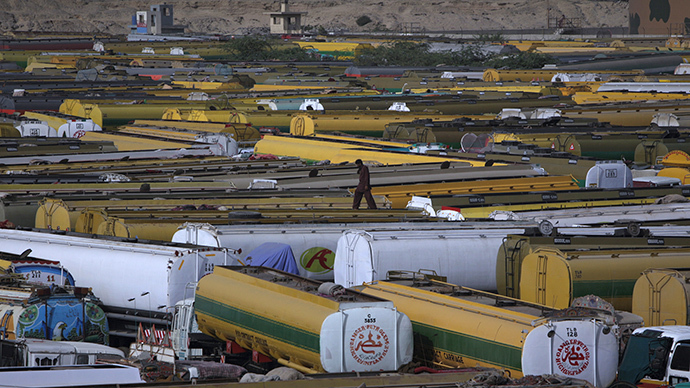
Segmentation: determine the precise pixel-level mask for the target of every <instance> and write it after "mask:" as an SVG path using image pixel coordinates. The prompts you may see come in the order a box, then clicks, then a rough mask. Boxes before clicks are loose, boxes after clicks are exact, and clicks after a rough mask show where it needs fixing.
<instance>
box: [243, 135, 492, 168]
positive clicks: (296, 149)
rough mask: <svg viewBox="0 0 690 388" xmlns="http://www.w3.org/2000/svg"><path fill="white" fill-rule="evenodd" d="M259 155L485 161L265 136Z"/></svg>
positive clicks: (383, 160) (386, 161) (386, 162)
mask: <svg viewBox="0 0 690 388" xmlns="http://www.w3.org/2000/svg"><path fill="white" fill-rule="evenodd" d="M254 152H255V153H257V154H272V155H279V156H296V157H299V158H300V159H305V160H311V161H320V160H330V161H331V163H342V162H353V161H355V160H357V159H362V160H363V161H365V162H373V163H379V164H384V165H389V164H403V163H440V162H444V161H446V160H448V161H450V162H467V163H468V166H482V165H484V162H483V161H475V160H458V159H454V158H447V157H442V156H438V157H436V156H428V155H422V154H414V153H400V152H399V153H393V152H385V151H383V152H382V151H379V150H378V149H376V148H367V147H362V146H358V145H352V144H346V143H340V142H333V141H326V139H319V138H297V137H289V136H265V137H264V138H263V139H261V140H259V141H258V142H257V143H256V146H255V147H254Z"/></svg>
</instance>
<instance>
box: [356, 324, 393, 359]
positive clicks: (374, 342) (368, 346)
mask: <svg viewBox="0 0 690 388" xmlns="http://www.w3.org/2000/svg"><path fill="white" fill-rule="evenodd" d="M389 347H390V341H389V340H388V334H386V332H385V331H383V329H381V328H380V327H378V326H376V325H369V324H367V325H364V326H360V327H359V328H358V329H357V330H355V331H354V332H353V333H352V336H351V337H350V355H351V356H352V358H353V359H354V360H355V361H357V363H359V364H362V365H376V364H377V363H379V362H380V361H381V360H383V358H384V357H386V354H388V348H389Z"/></svg>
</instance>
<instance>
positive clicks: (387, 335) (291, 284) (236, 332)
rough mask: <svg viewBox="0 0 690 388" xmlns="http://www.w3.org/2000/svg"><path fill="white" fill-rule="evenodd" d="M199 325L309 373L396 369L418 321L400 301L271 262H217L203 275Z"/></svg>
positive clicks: (406, 358) (408, 354) (408, 355)
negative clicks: (263, 264)
mask: <svg viewBox="0 0 690 388" xmlns="http://www.w3.org/2000/svg"><path fill="white" fill-rule="evenodd" d="M194 308H195V310H196V311H195V312H196V319H197V322H198V325H199V329H200V330H201V331H202V332H203V333H205V334H208V335H210V336H212V337H214V338H217V339H220V340H222V341H233V342H234V343H235V344H237V345H239V346H241V347H242V348H245V349H251V350H253V351H256V352H258V353H260V354H263V355H265V356H269V357H271V358H273V359H274V360H276V361H277V362H278V363H280V364H282V365H285V366H289V367H291V368H294V369H297V370H299V371H301V372H303V373H308V374H310V373H323V372H329V373H336V372H369V371H395V370H397V369H399V368H400V367H401V366H403V365H405V364H407V363H408V362H410V361H412V351H413V345H412V325H411V323H410V319H409V318H408V317H407V316H406V315H405V314H403V313H401V312H399V311H398V310H397V309H396V307H395V306H394V304H393V302H390V301H387V300H385V299H381V298H378V297H375V296H370V295H365V294H362V293H360V292H357V291H353V290H347V289H344V288H343V287H341V286H338V285H335V284H333V283H322V282H319V281H315V280H311V279H307V278H304V277H301V276H298V275H293V274H289V273H286V272H282V271H278V270H275V269H271V268H266V267H233V266H216V267H215V268H214V269H213V273H211V274H208V275H206V276H204V277H203V278H201V280H200V281H199V284H198V286H197V288H196V296H195V300H194Z"/></svg>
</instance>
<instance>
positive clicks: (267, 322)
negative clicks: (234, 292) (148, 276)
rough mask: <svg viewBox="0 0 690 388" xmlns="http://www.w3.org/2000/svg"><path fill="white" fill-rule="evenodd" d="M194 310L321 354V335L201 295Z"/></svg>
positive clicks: (197, 296) (197, 297)
mask: <svg viewBox="0 0 690 388" xmlns="http://www.w3.org/2000/svg"><path fill="white" fill-rule="evenodd" d="M194 309H195V310H196V311H197V313H201V314H205V315H208V316H210V317H212V318H215V319H218V320H221V321H223V322H227V323H230V324H232V325H235V326H238V327H241V328H243V329H245V330H247V331H253V332H255V333H258V334H260V335H263V336H265V337H268V338H272V339H275V340H277V341H281V342H283V343H286V344H288V345H292V346H295V347H298V348H301V349H305V350H308V351H311V352H314V353H319V349H320V346H319V334H315V333H312V332H309V331H306V330H301V329H298V328H296V327H294V326H290V325H288V324H287V323H284V322H279V321H274V320H272V319H268V318H265V317H262V316H259V315H256V314H253V313H250V312H248V311H244V310H240V309H237V308H235V307H232V306H229V305H227V304H224V303H220V302H218V301H215V300H211V299H209V298H206V297H203V296H201V295H199V294H197V295H196V299H195V301H194Z"/></svg>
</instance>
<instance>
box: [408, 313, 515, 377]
mask: <svg viewBox="0 0 690 388" xmlns="http://www.w3.org/2000/svg"><path fill="white" fill-rule="evenodd" d="M412 329H413V330H414V333H415V336H420V337H421V338H420V340H421V342H422V343H423V344H424V343H426V344H429V345H431V346H433V347H434V348H435V349H436V350H440V351H442V352H446V353H451V354H454V355H458V356H461V357H464V358H465V357H466V358H468V359H472V360H477V361H481V362H485V363H487V364H491V365H495V366H496V367H500V368H507V369H512V370H518V371H519V370H522V361H521V358H522V348H521V347H516V346H511V345H506V344H501V343H499V342H495V341H490V340H487V339H483V338H479V337H473V336H469V335H466V334H462V333H458V332H455V331H450V330H444V329H441V328H439V327H437V326H430V325H426V324H423V323H419V322H412ZM419 345H420V344H419V343H417V342H415V352H417V351H424V349H417V348H418V347H419ZM468 366H474V365H468Z"/></svg>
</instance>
